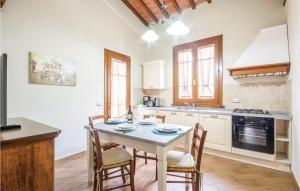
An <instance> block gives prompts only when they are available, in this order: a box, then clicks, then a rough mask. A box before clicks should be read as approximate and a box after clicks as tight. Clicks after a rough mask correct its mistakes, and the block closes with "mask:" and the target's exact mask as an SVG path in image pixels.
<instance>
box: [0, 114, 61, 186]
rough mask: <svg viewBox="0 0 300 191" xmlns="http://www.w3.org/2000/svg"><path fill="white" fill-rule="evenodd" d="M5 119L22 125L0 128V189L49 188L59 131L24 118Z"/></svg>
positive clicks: (51, 181)
mask: <svg viewBox="0 0 300 191" xmlns="http://www.w3.org/2000/svg"><path fill="white" fill-rule="evenodd" d="M8 122H9V123H10V124H21V125H22V128H21V129H11V130H3V131H1V190H3V191H4V190H5V191H20V190H24V191H53V190H54V140H55V137H57V136H58V135H59V134H60V132H61V131H60V130H59V129H56V128H53V127H49V126H47V125H44V124H41V123H38V122H35V121H32V120H29V119H26V118H12V119H9V120H8Z"/></svg>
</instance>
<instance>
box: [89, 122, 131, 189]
mask: <svg viewBox="0 0 300 191" xmlns="http://www.w3.org/2000/svg"><path fill="white" fill-rule="evenodd" d="M89 131H90V133H91V139H92V143H93V153H94V171H95V172H96V176H95V177H96V178H95V179H94V188H93V190H94V191H105V190H106V191H108V190H114V189H118V188H123V187H126V186H130V188H131V191H134V163H133V160H132V156H131V155H130V153H128V152H127V151H126V150H124V149H123V148H120V147H118V148H112V149H110V150H106V151H102V148H101V144H100V139H99V134H98V131H97V130H96V129H93V128H92V127H89ZM127 166H129V168H130V170H128V169H127V168H126V167H127ZM116 168H120V170H114V171H113V172H110V173H109V174H107V176H106V175H104V174H103V173H104V171H105V170H106V171H107V170H110V169H116ZM124 169H125V170H126V171H127V173H124ZM119 171H121V175H114V176H111V177H110V175H112V174H114V173H116V172H119ZM126 175H130V183H128V184H126V179H125V176H126ZM118 177H122V179H123V185H120V186H115V187H111V188H108V189H105V190H104V189H103V181H104V180H109V179H113V178H118Z"/></svg>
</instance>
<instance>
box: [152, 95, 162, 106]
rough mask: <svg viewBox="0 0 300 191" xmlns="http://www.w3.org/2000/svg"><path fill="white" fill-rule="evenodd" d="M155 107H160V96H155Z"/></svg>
mask: <svg viewBox="0 0 300 191" xmlns="http://www.w3.org/2000/svg"><path fill="white" fill-rule="evenodd" d="M153 101H154V107H160V99H159V98H158V97H156V98H154V100H153Z"/></svg>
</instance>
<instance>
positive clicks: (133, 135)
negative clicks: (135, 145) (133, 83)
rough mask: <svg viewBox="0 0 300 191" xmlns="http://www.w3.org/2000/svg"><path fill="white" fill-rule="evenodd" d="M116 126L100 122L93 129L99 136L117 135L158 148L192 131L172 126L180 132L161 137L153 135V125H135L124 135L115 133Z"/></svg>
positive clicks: (185, 127) (183, 127) (184, 127)
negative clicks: (102, 134)
mask: <svg viewBox="0 0 300 191" xmlns="http://www.w3.org/2000/svg"><path fill="white" fill-rule="evenodd" d="M157 125H159V124H157ZM164 125H166V124H164ZM168 125H171V124H168ZM116 126H118V125H109V124H105V123H103V122H101V123H97V124H95V126H94V127H95V129H97V130H98V131H99V132H100V134H101V132H102V133H105V134H110V135H117V136H120V137H125V138H130V139H133V140H137V141H142V142H145V143H150V144H155V145H159V146H163V147H165V146H168V145H169V144H171V143H172V142H174V141H175V140H177V139H179V138H181V137H182V136H184V135H185V134H186V133H189V132H190V131H192V129H193V128H192V127H188V126H181V125H172V126H176V127H177V128H180V129H181V131H179V132H178V133H176V134H168V135H162V134H155V133H153V132H152V129H153V128H154V125H139V124H136V127H137V128H136V129H135V130H134V131H131V132H126V133H123V132H120V131H116V130H115V129H114V127H116Z"/></svg>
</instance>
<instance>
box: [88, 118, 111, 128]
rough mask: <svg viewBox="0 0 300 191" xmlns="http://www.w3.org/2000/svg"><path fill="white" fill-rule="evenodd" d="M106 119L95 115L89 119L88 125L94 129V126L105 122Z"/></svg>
mask: <svg viewBox="0 0 300 191" xmlns="http://www.w3.org/2000/svg"><path fill="white" fill-rule="evenodd" d="M107 119H108V117H107V116H106V115H96V116H91V117H89V125H90V126H91V127H92V128H94V125H95V124H96V123H99V122H103V121H107Z"/></svg>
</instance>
